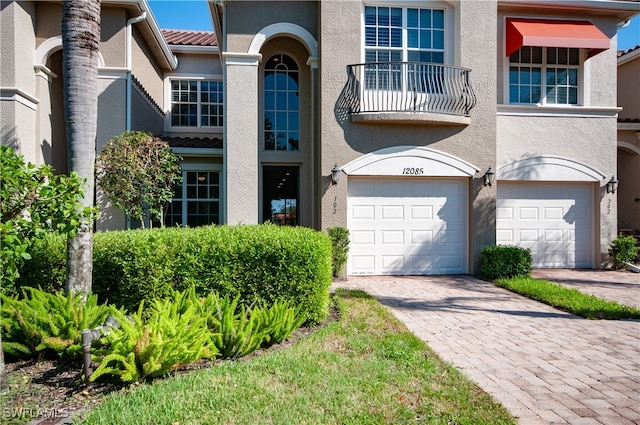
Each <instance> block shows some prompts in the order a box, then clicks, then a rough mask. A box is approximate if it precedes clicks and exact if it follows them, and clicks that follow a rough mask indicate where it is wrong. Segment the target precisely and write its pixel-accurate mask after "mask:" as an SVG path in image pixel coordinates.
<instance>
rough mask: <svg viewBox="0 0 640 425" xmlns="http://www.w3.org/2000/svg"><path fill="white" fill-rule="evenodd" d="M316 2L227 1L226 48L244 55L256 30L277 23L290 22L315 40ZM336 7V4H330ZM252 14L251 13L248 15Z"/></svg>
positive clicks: (316, 22)
mask: <svg viewBox="0 0 640 425" xmlns="http://www.w3.org/2000/svg"><path fill="white" fill-rule="evenodd" d="M317 3H318V2H316V1H268V2H265V1H230V2H228V3H227V6H226V8H227V13H226V24H227V26H226V28H227V35H226V44H225V48H226V50H227V51H229V52H247V51H248V50H249V45H250V44H251V40H253V37H254V36H255V34H257V32H258V31H259V30H261V29H262V28H264V27H266V26H267V25H270V24H274V23H278V22H289V23H293V24H296V25H299V26H301V27H303V28H305V29H306V30H307V31H309V32H310V33H311V34H312V35H313V36H314V37H315V38H316V40H317V39H318V34H317V25H318V21H317ZM330 3H335V4H337V3H338V2H334V1H331V2H330ZM247 11H251V13H247Z"/></svg>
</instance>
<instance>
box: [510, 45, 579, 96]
mask: <svg viewBox="0 0 640 425" xmlns="http://www.w3.org/2000/svg"><path fill="white" fill-rule="evenodd" d="M580 85H581V82H580V49H577V48H564V47H531V46H524V47H521V48H520V49H518V50H517V51H516V52H514V53H513V54H512V55H511V56H510V57H509V103H513V104H543V105H544V104H551V105H578V103H579V93H580Z"/></svg>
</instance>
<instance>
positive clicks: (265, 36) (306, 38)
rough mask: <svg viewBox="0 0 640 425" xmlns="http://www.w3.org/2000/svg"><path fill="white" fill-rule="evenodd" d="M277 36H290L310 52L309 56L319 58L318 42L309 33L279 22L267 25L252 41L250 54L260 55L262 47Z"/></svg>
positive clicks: (299, 27) (298, 26)
mask: <svg viewBox="0 0 640 425" xmlns="http://www.w3.org/2000/svg"><path fill="white" fill-rule="evenodd" d="M277 35H288V36H291V37H292V38H295V39H296V40H298V41H300V42H301V43H302V44H304V46H305V47H306V48H307V50H308V51H309V56H311V57H318V42H317V41H316V39H315V37H314V36H313V35H311V33H310V32H309V31H307V30H306V29H304V28H302V27H301V26H300V25H296V24H292V23H290V22H278V23H275V24H271V25H267V26H266V27H264V28H262V29H261V30H260V31H258V33H257V34H256V35H255V36H254V37H253V40H251V44H250V45H249V52H248V53H249V54H258V53H260V50H261V49H262V45H263V44H264V43H265V42H266V41H267V40H269V39H270V38H272V37H274V36H277Z"/></svg>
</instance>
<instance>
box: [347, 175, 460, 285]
mask: <svg viewBox="0 0 640 425" xmlns="http://www.w3.org/2000/svg"><path fill="white" fill-rule="evenodd" d="M468 180H469V179H468V178H461V177H459V178H451V177H417V178H411V177H397V178H394V177H386V176H377V177H364V176H362V177H360V176H350V177H349V179H348V188H347V190H348V201H347V207H348V224H347V225H348V228H349V231H350V235H351V244H350V250H349V260H348V265H347V272H348V274H350V275H426V274H456V273H467V263H468V261H467V251H468V237H467V233H468V232H467V220H468V218H467V217H468V212H467V204H468Z"/></svg>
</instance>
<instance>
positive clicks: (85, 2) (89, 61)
mask: <svg viewBox="0 0 640 425" xmlns="http://www.w3.org/2000/svg"><path fill="white" fill-rule="evenodd" d="M99 42H100V0H64V1H63V2H62V75H63V83H64V115H65V121H66V129H67V147H68V157H69V171H70V172H76V173H77V174H78V175H79V176H80V177H81V178H83V179H85V181H86V183H85V186H84V198H83V200H82V201H81V203H82V208H86V207H90V208H93V206H94V188H95V176H94V166H95V156H96V132H97V122H98V53H99ZM92 272H93V220H87V221H86V222H84V223H82V225H81V227H80V231H79V232H78V234H77V236H75V237H73V238H71V239H69V242H68V244H67V285H66V287H67V291H68V292H82V293H83V294H84V295H85V296H86V294H87V293H88V292H89V291H90V290H91V283H92Z"/></svg>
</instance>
